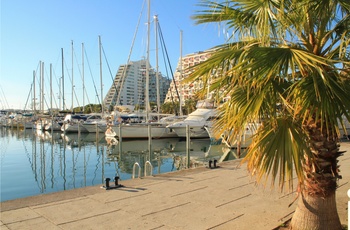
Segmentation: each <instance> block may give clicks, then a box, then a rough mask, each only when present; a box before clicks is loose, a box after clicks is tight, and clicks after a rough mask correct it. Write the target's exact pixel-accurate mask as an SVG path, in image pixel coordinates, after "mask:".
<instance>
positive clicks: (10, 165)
mask: <svg viewBox="0 0 350 230" xmlns="http://www.w3.org/2000/svg"><path fill="white" fill-rule="evenodd" d="M149 148H151V151H149ZM0 151H1V155H0V157H1V158H0V159H1V180H0V186H1V201H6V200H13V199H18V198H23V197H28V196H34V195H39V194H46V193H52V192H58V191H63V190H70V189H75V188H81V187H86V186H93V185H101V186H103V185H104V183H105V179H106V178H111V179H112V180H113V178H114V177H115V176H118V177H119V178H120V181H119V183H120V184H122V181H123V180H129V179H132V178H133V176H134V177H136V178H137V177H138V173H139V172H140V174H141V177H142V176H145V167H146V174H147V175H146V176H148V175H151V174H153V175H155V174H161V173H166V172H171V171H176V170H181V169H184V168H187V164H188V161H187V157H186V141H183V140H180V139H178V138H171V139H153V140H152V141H151V143H149V141H148V140H123V141H122V142H121V143H119V142H118V141H117V140H116V139H115V138H108V137H105V136H104V135H103V134H102V133H99V134H96V133H87V134H83V133H82V134H80V135H78V134H63V133H61V132H42V131H37V130H31V129H27V130H17V129H10V128H4V127H2V128H0ZM189 154H190V161H189V164H190V165H189V167H198V166H203V165H205V164H208V161H209V160H214V159H216V160H219V161H221V160H228V159H234V158H235V157H236V155H235V153H234V152H233V150H231V149H227V148H225V147H224V146H223V145H221V144H217V143H214V144H213V143H212V142H211V141H210V139H197V140H196V139H193V140H191V143H190V149H189ZM146 162H149V163H150V164H149V163H147V164H146ZM135 163H138V165H140V168H138V167H135ZM150 165H151V166H150ZM147 170H148V171H147Z"/></svg>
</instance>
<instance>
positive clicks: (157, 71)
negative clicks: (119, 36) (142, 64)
mask: <svg viewBox="0 0 350 230" xmlns="http://www.w3.org/2000/svg"><path fill="white" fill-rule="evenodd" d="M153 17H154V23H155V39H156V87H157V113H158V121H159V114H160V93H159V90H160V84H159V66H158V15H155V16H153Z"/></svg>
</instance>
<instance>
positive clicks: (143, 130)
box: [105, 124, 177, 139]
mask: <svg viewBox="0 0 350 230" xmlns="http://www.w3.org/2000/svg"><path fill="white" fill-rule="evenodd" d="M149 126H150V133H151V137H152V138H172V137H177V134H176V133H175V132H174V131H172V130H171V129H169V128H167V127H166V126H164V125H154V124H152V125H147V124H135V125H122V126H121V130H119V127H120V126H118V125H117V126H112V127H111V129H112V130H110V129H109V130H107V131H106V133H105V134H106V136H113V135H115V136H117V137H119V136H121V138H130V139H131V138H133V139H142V138H148V136H149V130H148V127H149ZM120 134H121V135H120Z"/></svg>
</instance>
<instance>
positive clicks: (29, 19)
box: [0, 0, 225, 109]
mask: <svg viewBox="0 0 350 230" xmlns="http://www.w3.org/2000/svg"><path fill="white" fill-rule="evenodd" d="M197 3H199V0H152V1H151V16H152V17H153V15H158V18H159V22H160V25H161V29H162V32H163V36H164V39H165V42H166V47H167V50H168V53H169V56H170V61H171V65H172V68H173V70H175V68H176V65H177V62H178V59H179V57H180V30H182V31H183V42H182V53H183V55H186V54H190V53H194V52H198V51H203V50H206V49H209V48H211V47H213V46H216V45H218V44H222V43H224V42H225V39H224V36H223V35H222V34H221V33H220V31H219V29H218V26H217V25H213V24H212V25H195V24H194V21H193V20H192V19H191V18H190V17H191V15H193V14H194V13H195V11H196V10H198V9H199V7H198V6H196V4H197ZM143 4H144V0H74V1H73V0H46V1H40V0H30V1H28V0H1V41H0V42H1V57H0V58H1V61H0V63H1V66H0V109H7V108H11V109H18V108H19V109H23V108H24V106H25V104H26V100H27V97H28V95H29V91H30V87H31V84H32V81H33V71H34V70H39V67H38V66H39V62H40V61H42V62H44V68H45V73H44V75H45V80H44V82H45V95H46V96H45V97H46V101H47V103H49V101H50V99H49V98H48V97H49V66H50V63H51V64H52V66H53V88H54V89H53V91H54V97H55V98H54V101H55V102H56V104H58V94H59V92H58V81H59V78H60V77H61V76H62V73H61V48H63V51H64V58H65V68H64V69H65V73H64V74H65V98H66V105H67V106H68V108H70V105H71V92H72V90H71V89H72V86H71V80H70V76H71V72H72V45H71V43H72V41H73V43H74V46H73V48H74V52H73V62H74V63H73V76H74V85H75V93H76V95H77V97H78V102H79V104H80V105H82V94H83V92H82V83H81V72H82V70H81V67H82V51H81V46H82V43H84V46H85V52H86V56H85V57H84V66H85V68H84V73H85V75H84V76H85V84H86V89H87V92H88V97H89V102H90V103H98V100H97V96H96V93H95V89H94V85H93V81H94V82H95V85H96V88H97V91H98V93H100V89H101V85H100V73H99V68H100V67H99V47H98V36H101V41H102V46H103V49H104V51H105V55H106V59H107V61H106V60H105V58H104V57H103V60H102V66H103V71H102V73H103V74H102V76H103V77H102V79H103V93H104V95H105V94H106V93H107V90H108V89H109V88H110V86H111V84H112V78H113V77H114V75H115V73H116V72H117V70H118V67H119V65H121V64H125V63H126V62H127V59H128V55H129V53H130V49H131V43H132V39H133V36H134V33H135V30H136V27H137V22H138V19H139V17H140V14H141V13H142V17H141V23H140V26H139V29H138V34H137V37H136V40H135V45H134V47H133V52H132V54H131V60H135V61H136V60H140V59H142V57H143V56H146V38H147V36H146V34H147V32H146V31H147V30H146V27H147V26H146V22H147V10H146V6H147V4H146V5H145V9H144V10H143V11H142V6H143ZM151 27H152V28H153V24H152V26H151ZM151 33H152V37H153V33H154V31H153V30H152V32H151ZM153 40H154V39H153ZM150 47H151V52H150V55H151V57H152V58H151V65H152V66H155V63H154V61H153V60H154V57H155V42H154V41H151V45H150ZM152 59H153V60H152ZM107 62H108V64H109V66H110V70H111V72H112V75H113V76H111V74H110V71H109V69H108V67H107ZM88 63H89V65H88ZM160 68H161V69H163V67H162V64H161V63H160ZM89 69H91V74H90V70H89ZM163 73H164V69H163ZM37 75H39V74H37ZM92 79H94V80H92ZM36 87H37V90H38V87H39V83H38V80H37V83H36ZM37 97H38V93H37ZM99 97H100V96H99ZM55 102H54V104H55ZM85 102H86V103H88V101H87V98H85ZM74 105H75V106H76V105H77V102H76V99H74ZM27 107H29V104H28V105H27ZM54 107H56V106H55V105H54Z"/></svg>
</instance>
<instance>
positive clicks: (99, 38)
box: [98, 36, 104, 116]
mask: <svg viewBox="0 0 350 230" xmlns="http://www.w3.org/2000/svg"><path fill="white" fill-rule="evenodd" d="M98 43H99V50H100V85H101V112H102V116H103V114H104V108H103V107H104V106H103V83H102V44H101V36H98Z"/></svg>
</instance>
